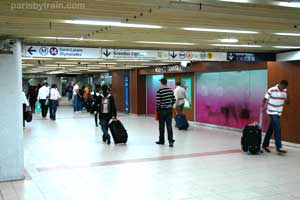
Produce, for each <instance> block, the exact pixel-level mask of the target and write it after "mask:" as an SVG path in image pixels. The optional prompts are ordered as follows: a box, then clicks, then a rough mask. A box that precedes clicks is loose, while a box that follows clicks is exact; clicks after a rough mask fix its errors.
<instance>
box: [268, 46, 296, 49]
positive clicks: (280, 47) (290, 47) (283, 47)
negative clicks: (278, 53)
mask: <svg viewBox="0 0 300 200" xmlns="http://www.w3.org/2000/svg"><path fill="white" fill-rule="evenodd" d="M273 48H276V49H300V46H273Z"/></svg>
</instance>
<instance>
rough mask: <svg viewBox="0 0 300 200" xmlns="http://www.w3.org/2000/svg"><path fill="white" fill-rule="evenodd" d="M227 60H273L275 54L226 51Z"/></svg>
mask: <svg viewBox="0 0 300 200" xmlns="http://www.w3.org/2000/svg"><path fill="white" fill-rule="evenodd" d="M227 60H228V61H242V62H255V61H256V62H257V61H275V60H276V55H275V54H273V53H236V52H233V53H227Z"/></svg>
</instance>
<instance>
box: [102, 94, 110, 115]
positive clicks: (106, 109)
mask: <svg viewBox="0 0 300 200" xmlns="http://www.w3.org/2000/svg"><path fill="white" fill-rule="evenodd" d="M100 96H101V102H100V103H101V104H100V111H101V113H102V114H109V113H110V111H111V110H110V97H111V94H109V95H107V96H106V97H105V96H104V95H103V94H101V95H100Z"/></svg>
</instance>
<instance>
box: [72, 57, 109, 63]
mask: <svg viewBox="0 0 300 200" xmlns="http://www.w3.org/2000/svg"><path fill="white" fill-rule="evenodd" d="M66 60H71V61H95V62H96V61H103V59H97V58H94V59H91V58H89V59H88V58H68V59H66Z"/></svg>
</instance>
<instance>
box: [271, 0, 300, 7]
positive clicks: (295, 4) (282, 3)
mask: <svg viewBox="0 0 300 200" xmlns="http://www.w3.org/2000/svg"><path fill="white" fill-rule="evenodd" d="M273 5H276V6H282V7H289V8H300V2H286V1H279V2H273Z"/></svg>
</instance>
